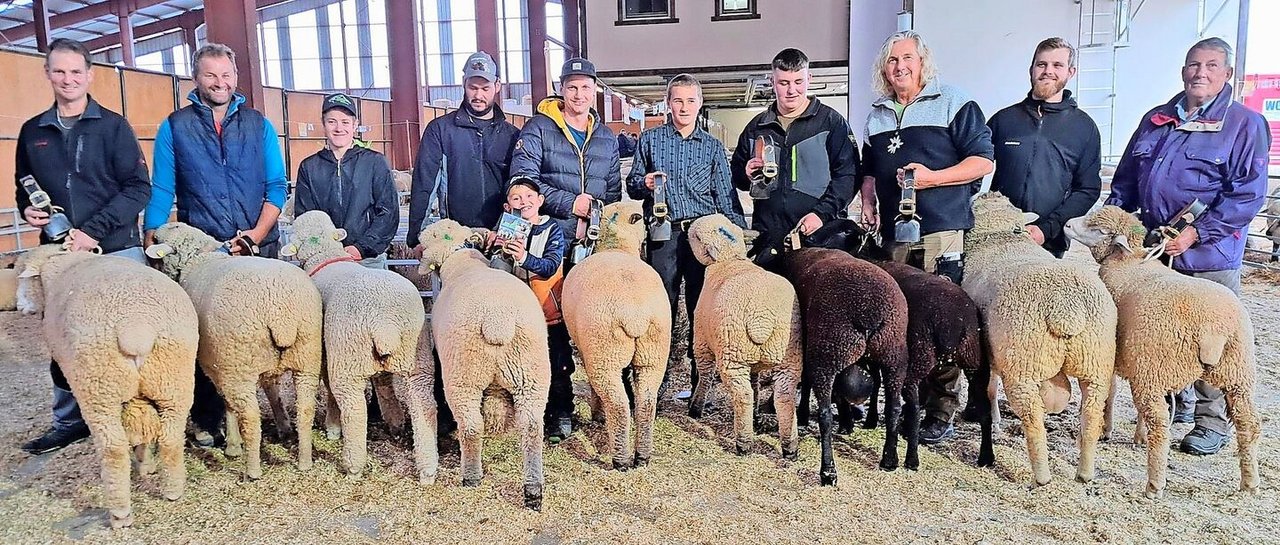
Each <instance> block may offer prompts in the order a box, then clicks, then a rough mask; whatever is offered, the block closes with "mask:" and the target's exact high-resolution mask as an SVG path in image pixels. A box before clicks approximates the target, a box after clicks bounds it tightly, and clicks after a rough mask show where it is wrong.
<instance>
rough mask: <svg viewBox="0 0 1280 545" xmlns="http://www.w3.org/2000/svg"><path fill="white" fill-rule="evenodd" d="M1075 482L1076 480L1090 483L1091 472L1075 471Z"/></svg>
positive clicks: (1091, 479) (1091, 478)
mask: <svg viewBox="0 0 1280 545" xmlns="http://www.w3.org/2000/svg"><path fill="white" fill-rule="evenodd" d="M1076 482H1078V483H1090V482H1093V472H1089V473H1077V474H1076Z"/></svg>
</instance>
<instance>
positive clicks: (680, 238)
mask: <svg viewBox="0 0 1280 545" xmlns="http://www.w3.org/2000/svg"><path fill="white" fill-rule="evenodd" d="M649 265H650V266H652V267H653V270H655V271H658V276H659V277H661V278H662V285H663V286H664V287H666V288H667V300H668V301H670V302H671V323H672V324H675V323H676V315H677V314H679V302H680V282H681V281H682V280H683V281H684V304H685V310H686V311H687V313H688V316H689V331H688V335H687V336H686V338H685V341H687V343H688V345H687V346H688V348H687V349H686V353H687V354H688V356H689V384H690V385H691V386H690V387H693V385H696V384H697V383H698V371H697V364H696V362H694V361H693V312H694V310H695V309H697V308H698V296H699V295H700V294H701V293H702V283H703V280H704V278H705V276H706V271H707V268H706V267H705V266H704V265H703V264H702V263H699V262H698V259H697V258H696V257H694V256H693V250H692V249H691V248H690V247H689V234H688V233H687V232H685V231H684V230H681V229H672V230H671V240H666V241H662V242H653V241H649ZM679 342H680V339H676V338H675V337H672V338H671V356H672V360H676V359H677V358H678V356H679V355H678V354H677V353H676V351H675V348H676V346H678V345H679ZM670 369H671V367H670V366H668V367H667V371H668V373H670ZM669 376H670V375H668V377H669ZM663 382H666V378H664V379H663Z"/></svg>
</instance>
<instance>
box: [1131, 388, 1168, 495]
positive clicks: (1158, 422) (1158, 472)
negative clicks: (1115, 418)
mask: <svg viewBox="0 0 1280 545" xmlns="http://www.w3.org/2000/svg"><path fill="white" fill-rule="evenodd" d="M1164 404H1165V403H1164V396H1163V395H1162V394H1161V393H1160V392H1146V391H1139V390H1137V389H1136V388H1135V389H1134V390H1133V406H1134V408H1135V409H1137V410H1138V424H1139V426H1144V427H1145V428H1146V433H1145V434H1144V435H1145V438H1146V440H1147V488H1146V495H1147V497H1148V498H1151V499H1156V498H1159V497H1161V496H1164V487H1165V484H1166V482H1167V481H1166V472H1167V471H1168V468H1169V412H1168V411H1166V410H1165V408H1164Z"/></svg>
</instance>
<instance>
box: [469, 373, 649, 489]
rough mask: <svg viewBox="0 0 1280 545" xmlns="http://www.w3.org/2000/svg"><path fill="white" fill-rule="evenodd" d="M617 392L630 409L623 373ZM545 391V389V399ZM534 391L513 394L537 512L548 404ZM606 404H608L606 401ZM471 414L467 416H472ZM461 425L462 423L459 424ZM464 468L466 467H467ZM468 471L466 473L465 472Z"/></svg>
mask: <svg viewBox="0 0 1280 545" xmlns="http://www.w3.org/2000/svg"><path fill="white" fill-rule="evenodd" d="M617 386H618V393H621V394H622V396H621V398H619V399H614V400H613V401H615V402H617V403H618V404H620V405H621V406H622V408H623V410H626V411H629V410H630V408H629V407H628V406H627V396H626V393H625V391H624V390H623V389H622V376H621V375H619V376H618V385H617ZM545 393H546V390H543V397H542V399H546V397H545ZM535 397H537V396H536V394H534V393H533V392H526V393H523V394H515V393H512V396H511V401H512V404H513V405H515V410H516V429H517V430H519V433H520V450H521V451H522V452H524V506H525V507H527V508H529V509H532V510H534V511H541V510H542V486H543V484H544V483H545V482H546V477H545V476H544V475H543V471H542V449H543V446H542V413H543V412H544V411H545V410H546V403H545V402H543V403H539V402H537V401H536V400H535V399H534V398H535ZM606 403H608V402H607V401H606ZM469 414H470V413H468V418H469ZM459 426H461V424H459ZM479 450H480V449H479V446H478V445H477V448H476V453H475V454H477V456H476V470H477V472H478V470H479V467H480V465H479V464H480V460H479V458H480V457H479V456H478V454H479ZM464 471H465V470H464ZM464 474H465V473H464Z"/></svg>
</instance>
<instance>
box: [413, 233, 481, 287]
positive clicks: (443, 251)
mask: <svg viewBox="0 0 1280 545" xmlns="http://www.w3.org/2000/svg"><path fill="white" fill-rule="evenodd" d="M418 240H419V241H421V244H422V260H421V262H420V263H419V265H418V273H419V274H423V275H426V274H429V273H431V272H434V271H438V270H440V267H441V266H442V265H444V262H445V261H446V260H448V259H449V256H452V255H453V253H454V252H457V251H458V250H461V249H463V248H467V247H479V246H480V245H482V244H483V243H484V240H483V237H482V236H480V235H479V234H478V233H476V232H475V231H472V230H471V229H468V228H466V227H463V226H462V224H460V223H458V222H456V221H453V220H451V219H442V220H440V221H437V222H435V223H432V224H431V225H428V226H427V227H426V228H424V229H423V230H422V233H421V234H419V235H418Z"/></svg>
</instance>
